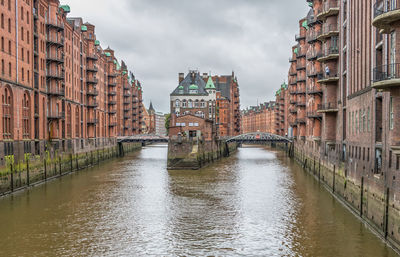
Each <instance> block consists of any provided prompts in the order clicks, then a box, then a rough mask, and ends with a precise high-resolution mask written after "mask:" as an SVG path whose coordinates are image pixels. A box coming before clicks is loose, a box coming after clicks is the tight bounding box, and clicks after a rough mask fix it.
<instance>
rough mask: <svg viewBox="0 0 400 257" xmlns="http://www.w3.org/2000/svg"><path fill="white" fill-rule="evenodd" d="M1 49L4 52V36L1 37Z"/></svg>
mask: <svg viewBox="0 0 400 257" xmlns="http://www.w3.org/2000/svg"><path fill="white" fill-rule="evenodd" d="M1 51H3V52H4V37H1Z"/></svg>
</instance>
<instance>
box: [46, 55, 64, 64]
mask: <svg viewBox="0 0 400 257" xmlns="http://www.w3.org/2000/svg"><path fill="white" fill-rule="evenodd" d="M46 60H47V62H55V63H58V64H61V63H64V54H47V55H46Z"/></svg>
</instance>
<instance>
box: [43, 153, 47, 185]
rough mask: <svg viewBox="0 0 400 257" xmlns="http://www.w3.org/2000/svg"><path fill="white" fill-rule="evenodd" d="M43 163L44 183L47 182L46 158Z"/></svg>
mask: <svg viewBox="0 0 400 257" xmlns="http://www.w3.org/2000/svg"><path fill="white" fill-rule="evenodd" d="M43 162H44V181H46V180H47V162H46V158H44V160H43Z"/></svg>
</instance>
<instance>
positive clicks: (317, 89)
mask: <svg viewBox="0 0 400 257" xmlns="http://www.w3.org/2000/svg"><path fill="white" fill-rule="evenodd" d="M307 94H309V95H322V89H321V88H320V87H316V86H314V87H309V88H308V90H307Z"/></svg>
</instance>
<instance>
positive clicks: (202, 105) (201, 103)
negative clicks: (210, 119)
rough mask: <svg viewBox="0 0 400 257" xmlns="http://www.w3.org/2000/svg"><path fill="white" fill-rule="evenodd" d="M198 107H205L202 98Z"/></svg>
mask: <svg viewBox="0 0 400 257" xmlns="http://www.w3.org/2000/svg"><path fill="white" fill-rule="evenodd" d="M200 107H201V108H205V107H206V102H204V100H203V99H202V100H201V102H200Z"/></svg>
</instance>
